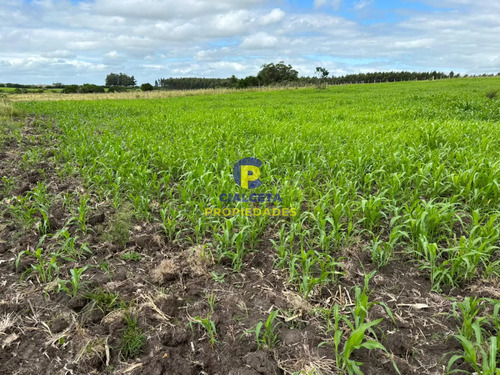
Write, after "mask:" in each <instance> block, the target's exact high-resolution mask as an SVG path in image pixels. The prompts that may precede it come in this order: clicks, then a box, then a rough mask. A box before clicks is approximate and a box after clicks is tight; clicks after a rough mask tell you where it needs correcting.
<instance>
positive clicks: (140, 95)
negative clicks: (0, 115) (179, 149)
mask: <svg viewBox="0 0 500 375" xmlns="http://www.w3.org/2000/svg"><path fill="white" fill-rule="evenodd" d="M285 89H286V88H283V87H267V86H266V87H254V88H249V89H244V90H242V89H228V88H220V89H200V90H165V91H163V90H159V91H145V92H143V91H141V90H139V89H137V90H130V91H126V92H106V93H103V94H63V93H62V92H59V93H57V92H45V93H26V94H11V95H9V99H10V100H11V101H13V102H29V101H37V102H38V101H60V100H92V101H95V100H117V99H164V98H172V97H184V96H198V95H216V94H229V93H237V92H268V91H276V90H285ZM288 89H290V90H295V89H297V88H295V87H291V88H288Z"/></svg>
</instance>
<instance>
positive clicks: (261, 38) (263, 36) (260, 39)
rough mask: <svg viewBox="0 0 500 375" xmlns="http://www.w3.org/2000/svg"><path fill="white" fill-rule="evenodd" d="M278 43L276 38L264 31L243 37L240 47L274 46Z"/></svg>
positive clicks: (258, 47)
mask: <svg viewBox="0 0 500 375" xmlns="http://www.w3.org/2000/svg"><path fill="white" fill-rule="evenodd" d="M279 44H280V42H279V40H278V38H276V37H275V36H272V35H269V34H267V33H265V32H259V33H256V34H253V35H249V36H247V37H246V38H245V39H243V42H242V43H241V47H242V48H245V49H260V48H274V47H278V46H279Z"/></svg>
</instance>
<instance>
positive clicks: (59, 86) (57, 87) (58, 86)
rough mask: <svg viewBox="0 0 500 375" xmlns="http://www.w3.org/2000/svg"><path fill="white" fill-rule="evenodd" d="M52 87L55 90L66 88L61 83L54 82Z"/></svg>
mask: <svg viewBox="0 0 500 375" xmlns="http://www.w3.org/2000/svg"><path fill="white" fill-rule="evenodd" d="M52 87H53V88H55V89H62V88H63V87H64V85H63V84H62V83H61V82H54V83H53V84H52Z"/></svg>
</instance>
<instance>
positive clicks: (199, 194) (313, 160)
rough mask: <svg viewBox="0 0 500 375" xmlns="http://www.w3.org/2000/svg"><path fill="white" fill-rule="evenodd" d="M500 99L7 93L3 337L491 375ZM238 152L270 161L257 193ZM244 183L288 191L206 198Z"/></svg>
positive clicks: (457, 93)
mask: <svg viewBox="0 0 500 375" xmlns="http://www.w3.org/2000/svg"><path fill="white" fill-rule="evenodd" d="M497 91H500V78H481V79H453V80H442V81H429V82H405V83H387V84H371V85H349V86H332V87H328V88H326V89H318V88H306V89H289V90H282V91H269V92H245V91H241V92H234V93H227V94H219V95H201V96H190V97H173V98H167V99H149V100H146V99H136V100H100V101H64V100H63V101H54V102H36V101H31V102H17V103H15V109H16V111H18V112H22V113H24V116H25V118H24V120H22V121H19V120H18V121H13V120H11V119H8V118H4V120H2V124H3V125H2V134H1V138H0V154H1V155H3V157H1V158H0V161H1V163H2V164H1V171H2V172H0V175H1V176H0V177H2V181H1V182H0V199H1V204H0V207H1V211H2V214H3V216H2V219H1V221H0V233H2V235H1V240H0V250H3V251H2V253H3V255H2V258H1V259H2V261H1V263H0V267H2V272H6V274H8V275H9V276H8V280H9V283H8V286H7V287H5V288H4V290H3V291H2V295H1V299H2V303H4V304H7V305H8V304H13V301H14V300H15V298H18V299H20V300H25V301H26V300H27V299H31V302H33V304H31V308H30V304H28V302H24V305H22V304H21V305H16V306H17V307H14V305H12V309H11V310H8V311H7V312H6V313H4V315H3V316H0V334H1V333H2V329H1V327H2V322H8V321H14V320H15V321H16V322H18V324H21V323H20V322H22V324H23V326H24V327H25V328H27V329H25V330H24V331H23V332H24V333H23V334H21V333H16V336H18V337H16V339H17V340H19V342H21V343H22V344H21V346H20V347H19V349H21V348H22V347H24V346H23V345H25V346H26V347H29V345H28V344H27V341H28V340H30V338H34V339H35V340H37V342H40V343H42V344H40V345H44V344H43V343H48V344H47V347H48V348H50V350H52V352H53V354H52V355H57V356H59V357H61V358H66V359H65V361H66V362H68V361H69V362H68V363H71V366H73V367H71V368H72V369H73V370H74V373H78V374H79V373H90V372H91V371H92V370H94V371H98V373H113V372H116V373H122V372H123V371H126V370H130V371H135V369H136V368H137V371H143V372H137V373H145V374H146V373H148V374H153V373H155V374H156V373H158V374H160V373H168V374H177V373H179V374H184V373H185V374H194V373H196V374H198V373H208V374H216V373H218V374H240V373H241V374H247V372H244V371H245V364H248V363H249V362H251V361H256V360H258V361H261V363H262V367H263V370H262V372H261V373H262V374H337V373H348V374H355V373H358V374H359V373H367V374H375V373H387V374H392V373H394V374H396V373H401V374H410V373H419V374H438V373H452V372H455V371H463V372H466V373H478V374H483V375H498V374H499V370H498V369H499V368H500V353H499V349H498V345H497V344H498V343H497V340H498V335H499V332H500V323H499V322H500V320H499V319H500V317H499V313H500V301H499V300H500V292H499V290H500V289H499V286H500V283H499V280H500V256H499V246H500V99H499V98H497V97H496V96H495V92H497ZM4 102H5V103H4V104H3V105H4V107H7V106H8V105H10V104H8V103H7V102H6V99H4ZM4 112H5V113H9V112H8V111H4ZM247 157H252V158H257V159H259V160H260V161H261V162H262V165H261V167H260V180H261V182H262V184H261V185H260V186H259V187H257V188H256V189H251V191H250V190H249V189H244V188H242V187H240V186H238V184H237V183H236V182H235V180H234V178H233V166H234V165H235V163H237V162H238V161H239V160H241V159H243V158H247ZM252 193H254V194H256V195H259V194H261V195H265V196H266V197H267V195H272V196H273V197H275V196H276V194H278V195H279V197H280V198H281V201H280V200H275V201H274V202H272V201H271V202H269V201H268V200H267V199H266V200H264V201H262V200H261V201H260V202H259V201H258V200H257V201H254V202H239V201H232V199H229V201H221V199H220V197H221V194H224V195H225V196H229V195H231V197H234V196H235V195H236V194H238V195H239V196H240V197H242V196H243V195H245V196H246V197H247V198H248V197H249V195H250V194H252ZM248 200H249V199H248ZM276 208H279V209H280V210H279V212H280V213H281V214H282V215H279V216H278V215H275V216H274V215H273V212H276V210H275V211H273V209H276ZM247 209H250V210H247ZM266 209H268V210H269V211H267V212H270V214H269V215H264V213H265V212H266ZM219 212H220V214H217V213H219ZM248 212H250V213H253V214H254V215H252V216H249V215H248V214H247V213H248ZM285 212H287V213H288V214H285ZM292 212H294V213H296V214H295V215H293V214H292ZM233 214H234V215H233ZM28 295H29V296H30V297H28ZM16 296H17V297H16ZM19 296H21V297H19ZM18 306H21V307H18ZM34 316H35V317H36V318H34ZM61 322H63V323H61ZM42 323H43V324H42ZM5 324H7V323H5ZM13 324H14V323H13ZM56 324H57V325H58V327H56V328H54V325H56ZM61 324H62V326H63V328H62V329H58V328H59V325H61ZM45 327H47V328H45ZM5 336H6V337H11V336H7V335H5ZM11 339H13V338H11ZM9 350H13V349H12V348H11V349H9ZM47 350H48V349H47ZM36 355H37V358H39V360H40V361H41V362H40V363H44V362H43V361H44V360H46V358H45V359H44V356H43V355H42V353H41V352H37V354H36ZM0 356H1V354H0ZM20 357H21V358H22V355H20ZM235 358H238V360H234V359H235ZM18 360H20V359H18ZM26 361H27V360H26ZM9 363H10V362H8V363H7V368H8V365H9ZM26 363H27V362H26ZM48 363H49V362H47V364H46V365H45V366H49V369H51V370H52V371H54V373H55V372H56V371H59V370H60V369H62V365H61V364H57V363H53V362H50V365H49V364H48ZM10 365H11V366H14V362H12V363H10ZM18 365H19V362H17V363H16V366H18ZM38 365H40V364H38ZM26 366H32V367H30V368H32V369H37V367H36V366H37V365H36V364H32V365H28V364H26ZM50 366H52V367H50ZM58 366H59V367H58ZM134 366H136V367H134ZM181 367H182V368H183V369H184V370H181V369H180V368H181ZM13 368H14V367H13ZM106 371H107V372H106ZM162 371H165V372H162ZM182 371H185V372H182ZM201 371H205V372H201ZM248 374H254V373H253V372H252V373H251V372H248Z"/></svg>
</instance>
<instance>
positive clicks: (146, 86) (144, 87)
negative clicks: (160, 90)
mask: <svg viewBox="0 0 500 375" xmlns="http://www.w3.org/2000/svg"><path fill="white" fill-rule="evenodd" d="M153 90H154V87H153V85H152V84H151V83H143V84H142V85H141V91H153Z"/></svg>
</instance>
